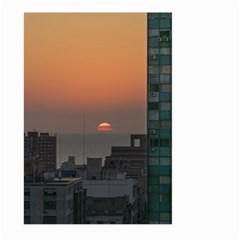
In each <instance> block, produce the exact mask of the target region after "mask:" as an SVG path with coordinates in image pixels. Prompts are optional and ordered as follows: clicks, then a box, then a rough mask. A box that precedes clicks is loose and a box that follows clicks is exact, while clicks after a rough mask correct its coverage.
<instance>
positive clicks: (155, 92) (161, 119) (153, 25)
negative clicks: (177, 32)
mask: <svg viewBox="0 0 240 240" xmlns="http://www.w3.org/2000/svg"><path fill="white" fill-rule="evenodd" d="M147 17H148V30H147V31H148V121H147V122H148V126H147V128H148V223H160V224H171V223H172V185H171V182H172V121H171V120H172V111H171V110H172V109H171V108H172V96H171V93H172V86H171V83H172V34H171V31H172V14H171V13H148V15H147Z"/></svg>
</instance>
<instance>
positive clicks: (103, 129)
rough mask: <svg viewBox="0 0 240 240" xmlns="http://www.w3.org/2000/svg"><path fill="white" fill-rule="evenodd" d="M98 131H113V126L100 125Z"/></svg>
mask: <svg viewBox="0 0 240 240" xmlns="http://www.w3.org/2000/svg"><path fill="white" fill-rule="evenodd" d="M97 130H98V131H100V132H106V131H112V125H111V124H110V123H100V124H99V125H98V127H97Z"/></svg>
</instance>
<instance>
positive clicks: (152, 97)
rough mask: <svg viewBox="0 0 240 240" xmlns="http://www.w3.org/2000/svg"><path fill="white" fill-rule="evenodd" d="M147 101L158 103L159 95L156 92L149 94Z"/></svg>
mask: <svg viewBox="0 0 240 240" xmlns="http://www.w3.org/2000/svg"><path fill="white" fill-rule="evenodd" d="M148 101H149V102H158V101H159V93H158V92H149V95H148Z"/></svg>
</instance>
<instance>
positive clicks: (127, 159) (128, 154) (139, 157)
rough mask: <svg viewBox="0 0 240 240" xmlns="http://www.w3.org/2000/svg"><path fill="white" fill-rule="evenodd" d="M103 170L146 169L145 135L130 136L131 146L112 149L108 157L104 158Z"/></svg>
mask: <svg viewBox="0 0 240 240" xmlns="http://www.w3.org/2000/svg"><path fill="white" fill-rule="evenodd" d="M104 167H105V168H113V167H115V168H118V169H130V168H142V169H144V170H145V171H146V169H147V135H146V134H132V135H131V145H130V146H124V147H121V146H119V147H112V152H111V155H110V156H107V157H106V160H105V164H104Z"/></svg>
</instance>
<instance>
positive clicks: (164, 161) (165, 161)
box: [160, 157, 171, 166]
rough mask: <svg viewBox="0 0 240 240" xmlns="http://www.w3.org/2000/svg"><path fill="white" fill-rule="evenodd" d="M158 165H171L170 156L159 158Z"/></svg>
mask: <svg viewBox="0 0 240 240" xmlns="http://www.w3.org/2000/svg"><path fill="white" fill-rule="evenodd" d="M160 165H162V166H170V165H171V158H168V157H167V158H165V157H163V158H160Z"/></svg>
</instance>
